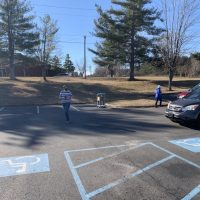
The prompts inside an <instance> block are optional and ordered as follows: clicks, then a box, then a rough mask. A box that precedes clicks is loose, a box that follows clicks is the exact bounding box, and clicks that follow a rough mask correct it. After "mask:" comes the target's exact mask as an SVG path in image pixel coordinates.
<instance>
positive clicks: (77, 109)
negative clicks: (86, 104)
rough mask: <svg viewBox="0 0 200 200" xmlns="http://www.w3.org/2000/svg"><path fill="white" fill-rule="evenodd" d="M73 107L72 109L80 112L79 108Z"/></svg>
mask: <svg viewBox="0 0 200 200" xmlns="http://www.w3.org/2000/svg"><path fill="white" fill-rule="evenodd" d="M71 107H72V109H74V110H76V111H78V112H80V109H78V108H76V107H74V106H71Z"/></svg>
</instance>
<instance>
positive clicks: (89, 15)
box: [36, 11, 96, 18]
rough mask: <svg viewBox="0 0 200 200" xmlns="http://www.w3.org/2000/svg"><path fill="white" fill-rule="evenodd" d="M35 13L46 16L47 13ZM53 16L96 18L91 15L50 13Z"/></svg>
mask: <svg viewBox="0 0 200 200" xmlns="http://www.w3.org/2000/svg"><path fill="white" fill-rule="evenodd" d="M36 13H40V14H48V13H47V12H38V11H36ZM50 13H51V14H53V15H60V16H62V15H63V16H73V17H88V18H89V17H90V18H95V17H96V16H91V15H74V14H69V13H52V12H50Z"/></svg>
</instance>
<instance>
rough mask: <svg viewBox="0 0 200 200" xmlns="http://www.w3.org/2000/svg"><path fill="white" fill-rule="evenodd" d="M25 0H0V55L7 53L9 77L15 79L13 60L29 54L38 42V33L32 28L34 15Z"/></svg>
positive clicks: (33, 26)
mask: <svg viewBox="0 0 200 200" xmlns="http://www.w3.org/2000/svg"><path fill="white" fill-rule="evenodd" d="M31 10H32V9H31V7H30V5H29V4H28V2H27V1H26V0H2V1H1V3H0V46H1V53H2V54H1V55H3V54H4V55H7V57H8V60H9V67H10V78H11V79H15V78H16V77H15V60H16V59H17V57H18V56H21V55H23V56H24V55H26V56H30V55H32V53H33V52H34V51H35V46H36V45H37V44H38V43H39V34H38V33H36V31H35V30H34V28H35V24H34V23H33V19H34V16H32V15H29V12H30V11H31Z"/></svg>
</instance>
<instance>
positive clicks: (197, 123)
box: [196, 114, 200, 128]
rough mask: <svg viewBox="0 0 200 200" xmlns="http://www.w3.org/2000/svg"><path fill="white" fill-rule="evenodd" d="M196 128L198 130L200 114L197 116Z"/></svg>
mask: <svg viewBox="0 0 200 200" xmlns="http://www.w3.org/2000/svg"><path fill="white" fill-rule="evenodd" d="M196 127H197V128H200V114H199V116H198V118H197V121H196Z"/></svg>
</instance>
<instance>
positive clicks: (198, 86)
mask: <svg viewBox="0 0 200 200" xmlns="http://www.w3.org/2000/svg"><path fill="white" fill-rule="evenodd" d="M199 88H200V83H199V84H197V85H195V86H194V87H193V88H192V89H191V91H195V90H196V89H199Z"/></svg>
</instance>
